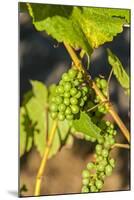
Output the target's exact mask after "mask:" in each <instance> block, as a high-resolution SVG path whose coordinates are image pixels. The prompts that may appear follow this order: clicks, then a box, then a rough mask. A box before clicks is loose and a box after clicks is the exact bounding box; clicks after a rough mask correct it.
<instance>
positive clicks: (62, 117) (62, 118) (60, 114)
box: [58, 112, 65, 121]
mask: <svg viewBox="0 0 134 200" xmlns="http://www.w3.org/2000/svg"><path fill="white" fill-rule="evenodd" d="M58 119H59V120H60V121H63V120H64V119H65V115H64V113H62V112H59V114H58Z"/></svg>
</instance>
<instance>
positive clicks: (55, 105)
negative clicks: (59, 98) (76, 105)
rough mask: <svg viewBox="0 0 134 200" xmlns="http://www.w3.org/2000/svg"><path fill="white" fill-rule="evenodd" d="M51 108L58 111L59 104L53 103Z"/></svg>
mask: <svg viewBox="0 0 134 200" xmlns="http://www.w3.org/2000/svg"><path fill="white" fill-rule="evenodd" d="M50 110H51V111H52V112H56V111H58V106H57V104H56V103H52V104H51V105H50Z"/></svg>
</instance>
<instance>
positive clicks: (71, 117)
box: [66, 115, 74, 120]
mask: <svg viewBox="0 0 134 200" xmlns="http://www.w3.org/2000/svg"><path fill="white" fill-rule="evenodd" d="M66 118H67V119H68V120H72V119H73V118H74V116H73V115H66Z"/></svg>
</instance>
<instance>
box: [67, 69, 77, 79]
mask: <svg viewBox="0 0 134 200" xmlns="http://www.w3.org/2000/svg"><path fill="white" fill-rule="evenodd" d="M77 73H78V72H77V70H76V69H69V71H68V74H69V77H70V78H71V79H73V78H75V77H76V75H77Z"/></svg>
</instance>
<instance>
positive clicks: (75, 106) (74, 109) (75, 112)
mask: <svg viewBox="0 0 134 200" xmlns="http://www.w3.org/2000/svg"><path fill="white" fill-rule="evenodd" d="M71 110H72V113H73V114H77V113H79V107H78V106H77V105H72V106H71Z"/></svg>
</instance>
